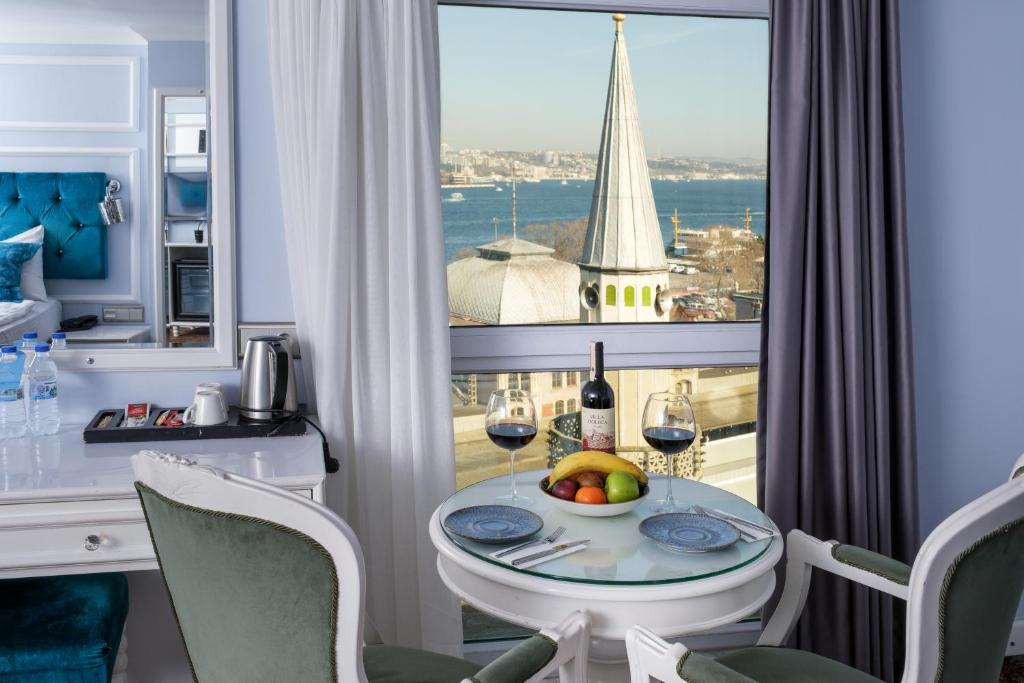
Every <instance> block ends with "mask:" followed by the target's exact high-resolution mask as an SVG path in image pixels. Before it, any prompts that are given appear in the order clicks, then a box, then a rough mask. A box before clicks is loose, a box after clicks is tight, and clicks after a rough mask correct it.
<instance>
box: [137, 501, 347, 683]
mask: <svg viewBox="0 0 1024 683" xmlns="http://www.w3.org/2000/svg"><path fill="white" fill-rule="evenodd" d="M136 488H137V489H138V491H139V497H140V499H141V500H142V508H143V510H144V512H145V514H146V521H147V522H148V524H149V528H150V533H151V534H152V536H153V547H154V548H155V549H156V555H157V559H158V560H159V562H160V569H161V571H162V572H163V576H164V580H165V582H166V584H167V590H168V593H169V594H170V596H171V605H172V607H173V608H174V615H175V618H176V619H177V621H178V628H179V629H180V631H181V636H182V639H183V640H184V641H185V650H186V651H187V653H188V658H189V665H190V667H191V668H192V673H193V676H194V677H195V678H196V680H197V681H202V682H204V683H205V682H206V681H210V682H211V683H213V682H216V683H235V682H236V681H237V682H238V683H243V682H244V683H250V682H251V681H303V682H304V683H316V682H318V681H320V682H323V683H333V681H335V680H336V673H335V671H334V669H335V651H334V647H335V628H336V616H335V615H336V614H337V610H338V591H337V585H338V582H337V575H336V573H335V567H334V563H333V561H332V560H331V558H330V555H329V554H328V553H327V551H326V550H324V548H323V547H322V546H321V545H320V544H319V543H317V542H316V541H314V540H313V539H311V538H309V537H308V536H305V535H304V534H301V533H299V532H297V531H294V530H292V529H288V528H286V527H283V526H281V525H279V524H274V523H271V522H268V521H266V520H262V519H255V518H251V517H244V516H242V515H232V514H224V513H219V512H215V511H211V510H204V509H202V508H196V507H192V506H189V505H184V504H182V503H179V502H177V501H174V500H171V499H169V498H165V497H164V496H161V495H160V494H159V493H157V492H156V491H154V490H152V489H150V488H148V487H146V486H145V485H143V484H140V483H136Z"/></svg>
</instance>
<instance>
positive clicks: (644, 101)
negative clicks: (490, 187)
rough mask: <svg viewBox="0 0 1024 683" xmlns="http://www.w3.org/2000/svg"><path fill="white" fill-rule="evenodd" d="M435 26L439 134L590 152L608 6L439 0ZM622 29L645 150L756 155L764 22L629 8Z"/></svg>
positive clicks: (470, 145) (497, 144)
mask: <svg viewBox="0 0 1024 683" xmlns="http://www.w3.org/2000/svg"><path fill="white" fill-rule="evenodd" d="M439 24H440V36H441V40H440V62H441V99H442V140H443V141H444V142H445V143H446V144H448V145H450V146H451V147H452V148H454V149H486V150H506V151H517V152H530V151H537V150H541V149H552V150H562V151H574V152H581V153H592V152H595V151H596V141H597V140H598V139H599V136H600V130H601V117H600V115H599V114H595V112H600V111H602V110H603V108H604V104H605V102H604V100H605V95H606V92H607V79H608V44H609V41H610V39H611V38H612V35H613V32H614V28H613V25H612V22H611V21H610V15H609V13H606V12H565V11H551V10H520V9H496V8H479V7H465V6H441V7H440V8H439ZM625 38H626V42H627V46H628V49H629V50H630V59H631V62H632V64H631V70H632V75H633V80H634V82H635V83H636V89H637V100H638V106H639V110H640V115H641V117H642V120H643V130H644V138H645V147H646V148H647V154H648V155H649V156H650V157H651V158H662V157H664V158H668V157H689V158H706V159H751V160H758V161H763V160H764V159H765V157H766V149H767V99H768V96H767V93H768V90H767V88H768V82H767V72H768V30H767V22H765V21H763V20H758V19H720V18H706V17H678V16H673V17H666V16H653V15H637V14H631V15H628V17H627V21H626V24H625Z"/></svg>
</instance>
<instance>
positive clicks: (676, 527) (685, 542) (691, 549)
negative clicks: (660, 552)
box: [640, 512, 740, 553]
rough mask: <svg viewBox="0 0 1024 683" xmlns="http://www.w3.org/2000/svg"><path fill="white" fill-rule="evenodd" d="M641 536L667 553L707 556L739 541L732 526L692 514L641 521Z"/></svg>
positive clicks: (677, 513) (736, 532)
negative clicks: (669, 551) (705, 554)
mask: <svg viewBox="0 0 1024 683" xmlns="http://www.w3.org/2000/svg"><path fill="white" fill-rule="evenodd" d="M640 533H641V534H643V535H644V536H646V537H647V538H649V539H651V540H652V541H654V542H655V543H657V544H658V545H660V546H662V547H663V548H667V549H668V550H674V551H676V552H683V553H708V552H711V551H713V550H723V549H725V548H728V547H729V546H731V545H732V544H733V543H735V542H736V541H738V540H740V532H739V531H737V530H736V527H734V526H733V525H732V524H729V523H728V522H723V521H722V520H720V519H715V518H714V517H708V516H706V515H695V514H693V513H692V512H668V513H665V514H663V515H654V516H653V517H648V518H647V519H645V520H644V521H642V522H640Z"/></svg>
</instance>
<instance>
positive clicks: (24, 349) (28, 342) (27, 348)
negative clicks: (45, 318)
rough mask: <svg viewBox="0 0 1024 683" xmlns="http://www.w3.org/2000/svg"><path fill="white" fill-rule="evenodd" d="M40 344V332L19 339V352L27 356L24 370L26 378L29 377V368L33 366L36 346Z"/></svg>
mask: <svg viewBox="0 0 1024 683" xmlns="http://www.w3.org/2000/svg"><path fill="white" fill-rule="evenodd" d="M38 343H39V333H38V332H26V333H25V334H23V335H21V339H19V340H18V341H17V343H16V346H17V347H18V351H20V352H21V353H23V354H24V355H25V367H24V369H23V373H24V375H25V376H26V377H28V366H29V365H31V364H32V356H34V355H35V351H36V344H38Z"/></svg>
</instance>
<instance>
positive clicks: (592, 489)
mask: <svg viewBox="0 0 1024 683" xmlns="http://www.w3.org/2000/svg"><path fill="white" fill-rule="evenodd" d="M576 502H577V503H583V504H584V505H604V504H605V503H607V502H608V497H607V496H605V495H604V490H603V489H599V488H598V487H596V486H581V487H580V490H579V491H577V492H576Z"/></svg>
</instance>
